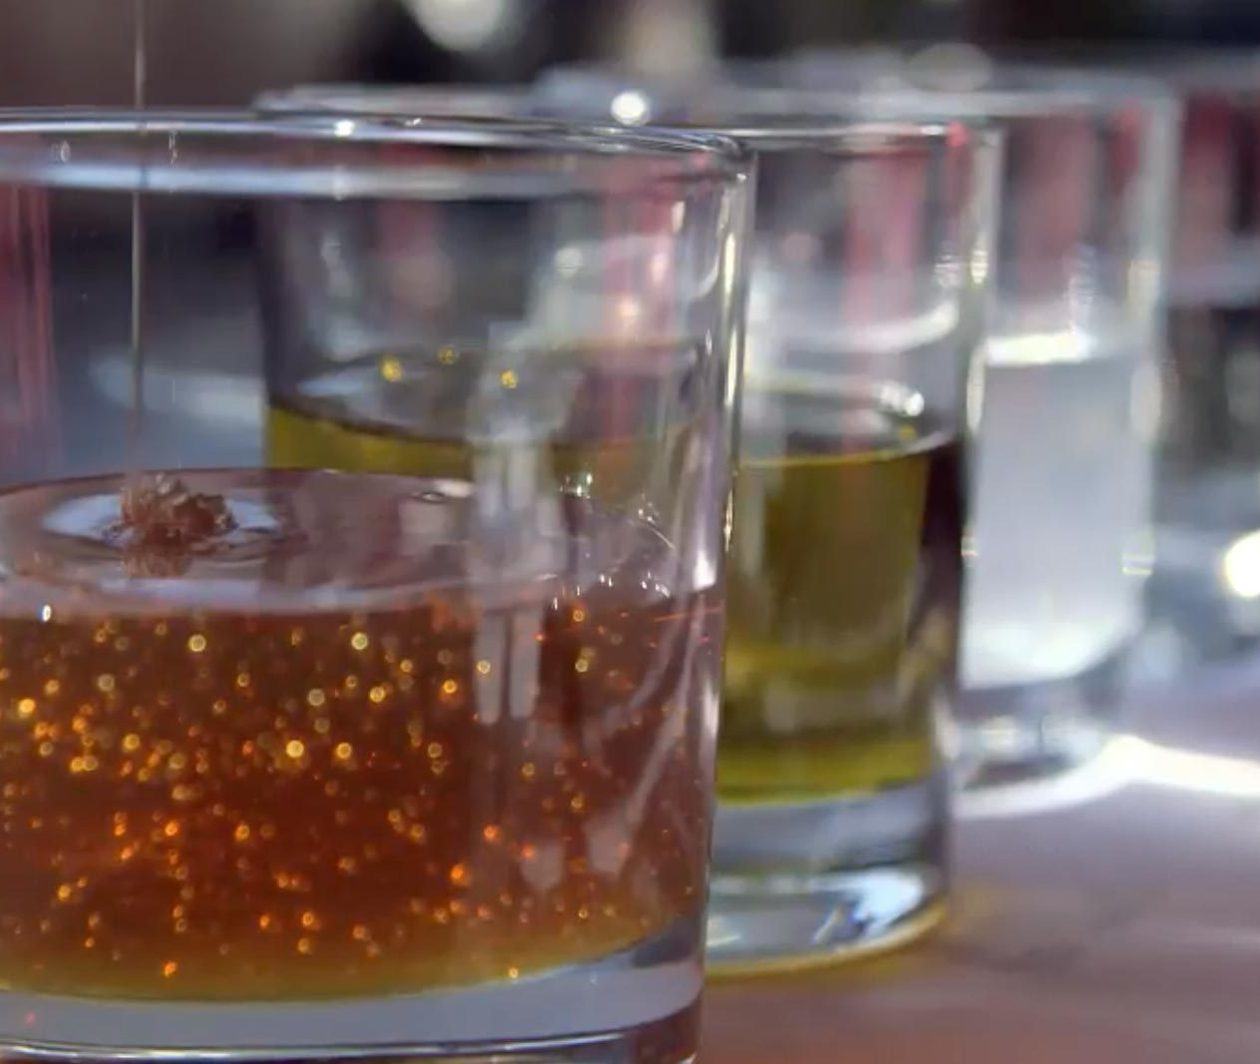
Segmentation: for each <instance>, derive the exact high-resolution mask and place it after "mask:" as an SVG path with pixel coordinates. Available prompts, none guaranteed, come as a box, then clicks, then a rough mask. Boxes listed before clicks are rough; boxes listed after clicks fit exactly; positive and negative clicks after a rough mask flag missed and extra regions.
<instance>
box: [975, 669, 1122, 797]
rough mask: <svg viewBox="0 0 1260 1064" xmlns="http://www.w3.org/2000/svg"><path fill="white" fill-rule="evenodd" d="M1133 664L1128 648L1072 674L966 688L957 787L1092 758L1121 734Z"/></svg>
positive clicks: (1037, 773)
mask: <svg viewBox="0 0 1260 1064" xmlns="http://www.w3.org/2000/svg"><path fill="white" fill-rule="evenodd" d="M1129 667H1130V655H1129V649H1128V648H1127V647H1126V648H1124V649H1122V650H1120V651H1118V652H1117V653H1115V654H1113V655H1111V656H1110V657H1108V658H1107V659H1106V660H1104V661H1103V662H1102V663H1101V664H1099V665H1096V666H1095V667H1094V668H1092V669H1089V670H1088V671H1086V672H1084V673H1081V674H1080V675H1077V676H1073V677H1071V678H1068V679H1063V680H1053V681H1047V682H1043V683H1035V684H1011V685H1009V686H1002V687H987V688H971V689H969V690H967V691H965V692H963V695H962V697H961V700H960V702H961V709H960V711H959V714H958V719H957V721H956V734H955V736H954V739H953V743H952V745H954V746H955V747H956V757H955V774H956V777H957V779H958V781H959V784H960V785H961V786H962V787H964V788H966V789H972V788H979V787H988V786H992V785H998V784H1007V783H1019V782H1024V781H1027V780H1034V779H1042V778H1046V777H1050V776H1054V775H1057V774H1058V773H1060V772H1064V771H1066V770H1068V769H1070V768H1074V767H1076V766H1077V765H1081V764H1084V763H1085V762H1086V761H1088V760H1090V759H1091V758H1092V757H1094V756H1095V755H1096V754H1097V753H1098V752H1099V751H1100V750H1101V749H1102V748H1103V745H1104V744H1105V743H1106V742H1107V740H1108V739H1109V738H1111V736H1112V735H1114V734H1115V730H1116V718H1117V714H1118V711H1119V707H1120V702H1121V698H1122V695H1123V692H1124V688H1125V684H1126V682H1127V677H1128V675H1129Z"/></svg>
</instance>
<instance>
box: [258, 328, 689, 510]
mask: <svg viewBox="0 0 1260 1064" xmlns="http://www.w3.org/2000/svg"><path fill="white" fill-rule="evenodd" d="M700 366H701V362H700V360H699V358H698V353H697V351H696V349H694V348H692V347H688V346H686V345H657V346H646V345H639V346H634V347H626V346H617V345H610V346H609V347H607V348H596V347H592V348H574V349H557V350H554V351H550V352H534V353H532V354H531V356H530V357H529V358H521V357H520V356H519V355H514V354H513V353H511V352H502V353H493V352H487V351H480V350H473V349H463V348H456V347H443V348H438V349H434V350H420V351H411V352H402V353H386V354H380V355H377V354H373V355H367V356H363V357H361V358H358V359H356V360H354V361H352V362H350V363H348V364H346V365H344V366H342V367H340V368H337V369H332V370H327V371H325V372H322V373H319V374H318V375H316V376H313V377H308V378H305V379H299V380H292V381H279V382H273V387H272V390H271V395H270V401H269V404H268V422H267V429H268V432H267V444H268V458H269V461H270V462H271V463H272V464H273V465H277V466H292V467H299V468H316V469H319V468H328V469H348V470H355V471H364V472H376V473H382V472H383V473H406V474H411V475H423V476H436V477H455V478H472V477H477V478H484V477H485V476H486V475H487V467H490V466H494V467H497V468H498V469H499V470H501V471H500V472H499V473H497V474H496V475H498V476H500V477H501V478H503V477H512V478H514V479H516V480H517V481H519V480H520V477H521V472H520V471H519V470H520V467H522V466H523V465H524V464H525V462H526V459H527V458H528V459H532V460H533V465H534V466H535V470H536V472H535V473H534V474H533V475H534V476H535V478H536V479H537V478H541V479H542V480H544V481H545V480H553V481H554V482H555V483H558V484H561V485H564V486H567V487H572V488H575V489H577V490H580V491H582V492H588V493H594V494H595V495H597V496H598V497H599V498H600V499H601V500H603V501H604V502H605V503H614V502H631V501H633V500H635V499H637V498H641V497H647V496H654V497H657V498H668V497H670V496H672V495H673V494H674V493H675V492H676V490H677V486H678V483H679V478H680V475H681V474H680V472H679V470H680V466H681V464H682V463H683V462H685V461H686V453H685V452H686V448H687V445H688V443H689V442H690V440H691V438H692V437H693V436H694V435H695V421H696V411H695V410H694V403H695V399H694V396H693V395H692V392H693V391H694V388H695V384H696V377H697V375H698V374H699V372H700ZM509 460H512V461H513V462H514V464H515V467H516V468H515V469H508V468H507V466H508V461H509ZM542 486H543V487H547V486H549V485H547V484H545V483H544V484H543V485H542Z"/></svg>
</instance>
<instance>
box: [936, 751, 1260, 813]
mask: <svg viewBox="0 0 1260 1064" xmlns="http://www.w3.org/2000/svg"><path fill="white" fill-rule="evenodd" d="M1133 784H1142V785H1146V786H1155V787H1166V788H1169V789H1171V790H1179V791H1187V792H1191V793H1194V794H1202V795H1209V796H1213V797H1220V798H1240V799H1249V800H1260V762H1256V761H1253V760H1250V759H1247V758H1238V757H1224V756H1222V755H1219V754H1204V753H1197V752H1195V751H1192V750H1178V749H1175V748H1173V747H1168V746H1161V745H1160V744H1158V743H1152V742H1148V741H1147V740H1145V739H1140V738H1138V737H1137V736H1136V735H1121V736H1117V737H1116V738H1115V739H1112V740H1111V741H1110V742H1109V743H1108V744H1107V745H1106V746H1105V747H1103V749H1102V750H1101V751H1100V752H1099V753H1098V755H1097V756H1096V757H1094V758H1093V759H1091V760H1090V761H1088V762H1086V763H1085V764H1082V765H1080V766H1078V767H1077V768H1074V769H1069V770H1068V771H1066V772H1063V773H1061V774H1059V775H1058V776H1054V777H1052V778H1049V779H1038V780H1031V781H1028V782H1024V783H1012V784H1007V785H1004V786H995V787H987V788H979V789H977V790H974V791H964V792H963V793H962V794H960V795H958V797H957V799H956V806H955V808H956V810H957V813H958V816H959V817H960V818H962V819H965V820H983V819H993V818H998V817H1012V816H1029V815H1032V814H1036V813H1047V812H1052V811H1054V810H1057V809H1067V808H1071V807H1072V806H1077V805H1085V804H1088V803H1089V802H1094V801H1098V800H1100V799H1102V798H1106V797H1108V796H1109V795H1111V794H1114V793H1116V792H1117V791H1120V790H1122V789H1124V788H1125V787H1128V786H1130V785H1133Z"/></svg>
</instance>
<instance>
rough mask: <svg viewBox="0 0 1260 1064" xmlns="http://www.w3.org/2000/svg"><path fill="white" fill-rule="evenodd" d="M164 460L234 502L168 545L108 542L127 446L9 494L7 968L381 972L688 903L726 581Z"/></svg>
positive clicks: (616, 530) (586, 533)
mask: <svg viewBox="0 0 1260 1064" xmlns="http://www.w3.org/2000/svg"><path fill="white" fill-rule="evenodd" d="M186 479H187V480H188V481H189V484H190V486H191V487H194V488H196V490H198V491H202V492H207V493H212V494H213V495H214V496H216V497H221V498H223V499H224V500H226V502H227V506H228V508H229V510H230V512H231V514H232V515H233V518H234V526H235V527H234V529H233V531H232V532H230V533H226V534H224V535H223V536H222V537H219V538H218V539H216V540H215V541H213V542H208V543H200V544H198V545H197V546H196V547H195V549H191V550H181V551H168V552H166V554H167V555H169V556H162V557H151V556H149V557H138V556H136V554H135V552H132V553H131V554H128V553H127V552H126V551H122V550H120V549H119V548H118V546H117V544H116V543H111V542H110V531H109V529H110V528H111V527H112V526H111V522H113V521H115V520H116V514H117V499H118V493H119V490H120V488H121V486H122V478H120V477H119V478H103V479H99V480H91V481H83V482H63V483H59V484H53V485H48V486H45V487H40V488H28V489H22V490H19V491H17V492H13V493H10V494H8V495H6V496H0V540H2V541H3V542H4V543H5V544H6V547H5V557H4V559H3V561H4V572H5V576H4V580H3V583H0V868H2V869H3V876H2V877H0V986H3V987H8V988H15V989H23V990H34V991H44V992H52V993H63V994H76V995H102V996H109V997H115V998H117V997H135V998H161V999H172V998H185V999H218V1000H224V999H238V1000H243V999H248V1000H255V1001H257V1000H267V999H270V1000H278V999H294V998H312V997H321V996H349V995H369V994H379V993H385V992H388V993H405V992H412V991H418V990H424V989H427V988H431V987H437V986H448V985H456V984H468V983H474V982H479V981H483V980H515V979H518V978H525V977H527V976H528V975H530V974H532V973H535V972H538V971H540V970H543V969H548V968H552V967H555V966H558V965H565V964H571V963H575V962H579V961H583V960H587V959H592V958H599V957H602V956H605V955H607V954H609V953H611V952H614V951H617V950H619V949H622V948H626V947H630V946H632V945H634V944H636V943H639V942H642V941H645V940H650V939H652V938H653V936H655V935H658V934H662V933H665V932H667V931H668V930H669V929H670V928H671V926H673V925H675V924H676V923H677V922H679V921H680V920H692V919H696V918H698V912H699V908H700V906H701V900H702V895H703V889H704V865H705V856H706V846H707V824H708V808H709V798H708V793H707V792H708V786H709V772H710V768H711V766H710V764H709V763H708V757H707V756H706V754H705V749H706V747H705V737H704V736H705V726H704V723H703V722H704V718H705V716H706V713H705V711H704V706H703V702H704V699H705V697H706V693H705V692H706V677H708V678H709V679H708V681H707V682H708V686H709V687H712V683H711V679H712V676H713V674H714V671H715V669H716V667H717V666H716V660H717V648H716V647H715V646H714V645H713V641H712V638H713V632H714V627H713V619H714V616H715V611H716V606H717V603H716V602H715V601H714V600H713V599H712V598H711V597H710V596H708V595H707V594H703V593H702V594H690V593H676V592H675V591H674V590H672V588H671V586H670V580H671V576H672V575H676V573H677V565H676V557H675V555H674V554H673V552H672V551H671V550H670V548H669V546H668V544H666V543H665V542H664V541H663V540H662V539H661V538H660V536H659V535H657V534H656V533H655V532H654V531H652V530H651V529H650V528H648V527H647V526H645V525H642V524H639V523H635V522H633V521H628V520H627V519H624V518H621V517H617V516H615V515H613V514H611V513H609V512H607V511H604V510H601V509H599V508H598V507H596V506H594V504H592V503H589V502H587V501H585V500H581V499H574V498H571V497H565V496H553V497H552V498H551V499H550V500H544V502H543V503H541V504H540V505H539V507H538V508H537V510H536V511H534V512H531V514H530V515H525V516H522V515H521V514H517V515H516V520H515V521H514V523H513V524H512V529H513V530H514V531H511V532H505V531H504V526H503V523H502V522H495V521H493V520H491V519H490V518H488V517H487V515H486V513H485V512H484V508H482V509H479V507H478V496H477V493H476V491H475V490H474V489H473V488H472V486H471V485H470V484H468V483H467V482H450V481H442V482H437V481H426V480H419V479H416V478H409V477H406V478H405V477H385V476H362V475H349V474H334V473H304V472H297V471H294V472H287V473H286V472H270V473H268V472H261V473H259V472H253V473H231V472H228V473H202V474H189V475H187V476H186ZM491 516H493V515H491ZM150 553H151V554H152V553H153V552H150ZM156 553H157V554H158V555H162V554H163V552H162V551H157V552H156ZM648 574H650V575H651V580H648V579H647V575H648Z"/></svg>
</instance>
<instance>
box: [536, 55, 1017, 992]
mask: <svg viewBox="0 0 1260 1064" xmlns="http://www.w3.org/2000/svg"><path fill="white" fill-rule="evenodd" d="M539 98H540V100H542V101H546V102H547V103H549V104H551V105H552V106H554V107H556V108H557V109H559V110H561V111H562V112H565V113H580V111H581V109H582V108H583V107H586V106H589V105H590V103H591V101H595V100H602V101H604V106H605V108H607V109H608V111H609V113H611V114H612V115H614V116H616V117H620V118H621V119H622V120H623V121H626V120H629V119H633V120H635V121H649V120H650V121H653V122H655V121H666V122H671V123H685V124H689V125H693V126H703V127H705V128H709V129H719V130H722V131H724V132H727V133H730V134H731V135H733V136H736V137H738V138H739V139H740V140H741V141H743V143H745V144H746V145H747V146H748V147H750V148H752V149H753V150H754V151H755V152H756V153H757V156H758V191H757V209H756V224H755V238H754V240H753V244H752V248H751V250H750V293H749V314H748V335H747V349H746V355H745V375H744V400H743V407H742V424H741V431H740V460H739V473H738V478H737V483H736V491H735V510H734V522H733V526H732V543H731V556H730V568H729V582H728V594H729V599H728V605H729V613H728V638H727V649H726V670H725V683H724V687H723V705H722V729H721V734H720V737H719V745H718V796H719V808H718V814H717V823H716V834H715V840H714V854H713V861H714V878H713V894H712V899H711V917H710V922H709V935H708V950H709V959H710V961H711V962H714V963H716V964H717V965H719V966H722V967H725V968H726V969H728V970H730V969H735V968H742V967H761V966H789V965H799V964H809V963H816V962H819V961H826V960H830V959H832V958H834V957H836V956H844V955H852V954H854V953H857V952H861V951H863V950H866V949H869V948H879V947H886V946H888V945H891V944H893V943H895V942H899V941H903V940H904V939H905V938H907V937H908V936H910V935H913V934H915V933H917V932H918V931H919V930H921V929H923V928H925V927H927V926H930V924H931V923H932V922H933V921H934V920H935V918H936V917H937V915H938V914H939V912H940V906H941V902H942V899H943V897H944V894H945V890H946V883H947V870H946V847H945V842H946V828H947V799H946V787H945V785H944V780H943V771H942V769H943V758H942V756H941V747H940V743H939V738H940V737H939V734H938V726H939V724H940V722H941V719H942V717H943V716H945V715H946V713H945V711H946V710H947V709H948V707H949V705H950V703H951V702H952V700H953V696H954V692H955V673H956V650H957V631H958V617H959V609H960V600H959V584H960V576H961V536H962V532H963V528H964V521H965V505H964V495H963V488H964V478H963V457H964V450H965V443H966V439H967V435H968V421H967V408H968V401H969V398H974V397H975V396H976V395H977V394H978V388H977V387H976V385H977V384H978V382H977V381H976V379H975V377H974V375H973V372H972V371H973V366H974V357H973V356H974V355H975V353H976V352H977V350H978V347H979V341H980V332H981V327H982V321H981V312H982V309H983V295H984V290H985V279H986V270H987V258H988V254H989V249H988V236H989V233H990V225H991V206H992V192H993V191H994V179H995V169H996V160H997V154H996V144H995V143H994V139H993V138H992V137H991V136H990V135H988V134H987V133H985V132H983V131H976V130H973V129H971V128H969V127H967V126H965V125H963V124H960V123H940V124H932V123H929V124H912V123H907V124H896V123H892V124H887V125H877V124H866V125H864V124H846V123H844V122H843V121H840V120H838V119H836V118H835V116H834V115H830V116H829V115H827V114H826V113H824V112H821V111H819V110H818V109H817V108H816V107H814V106H813V104H812V102H811V99H810V98H808V97H803V96H802V95H801V94H796V93H782V92H772V93H769V94H763V93H762V92H760V91H755V90H751V89H750V90H742V89H737V88H735V87H733V86H717V85H710V86H708V87H704V88H700V87H697V88H696V89H695V91H691V90H679V91H678V92H677V93H675V92H673V91H672V90H670V89H660V88H657V87H653V86H644V85H641V84H637V83H635V82H634V81H630V80H624V79H618V78H616V77H615V76H610V75H607V74H604V73H602V72H599V71H589V70H588V71H582V70H569V71H561V72H558V73H555V74H553V75H551V77H550V78H549V79H547V80H546V81H545V82H544V83H543V85H542V86H541V87H540V89H539ZM810 109H812V110H813V116H811V115H810V114H809V113H808V112H809V110H810Z"/></svg>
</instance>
